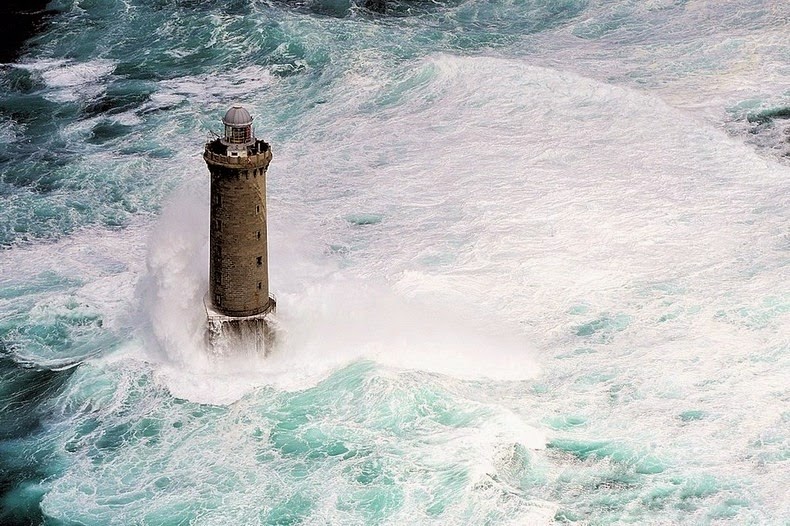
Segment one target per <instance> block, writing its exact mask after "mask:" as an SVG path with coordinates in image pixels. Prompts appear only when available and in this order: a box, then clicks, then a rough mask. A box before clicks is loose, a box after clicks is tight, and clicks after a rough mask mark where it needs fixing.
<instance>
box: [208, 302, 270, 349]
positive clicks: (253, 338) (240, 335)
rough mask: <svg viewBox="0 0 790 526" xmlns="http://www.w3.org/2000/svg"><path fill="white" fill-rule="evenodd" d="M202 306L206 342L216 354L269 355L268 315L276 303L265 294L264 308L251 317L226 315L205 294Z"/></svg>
mask: <svg viewBox="0 0 790 526" xmlns="http://www.w3.org/2000/svg"><path fill="white" fill-rule="evenodd" d="M203 305H204V306H205V308H206V344H207V346H208V348H209V350H210V351H211V352H212V353H214V354H216V355H236V356H238V355H239V354H247V353H255V354H258V355H261V356H265V355H267V354H269V353H270V352H271V350H272V347H273V345H274V335H275V331H274V326H273V323H272V320H271V315H272V314H273V313H274V311H275V309H276V308H277V302H276V301H275V299H274V298H273V297H271V296H270V297H269V304H268V305H267V307H266V310H265V311H264V312H262V313H260V314H255V315H253V316H240V317H235V316H227V315H225V314H222V313H221V312H219V311H217V310H216V309H215V308H214V306H213V305H212V304H211V301H210V300H209V298H208V297H206V298H204V300H203Z"/></svg>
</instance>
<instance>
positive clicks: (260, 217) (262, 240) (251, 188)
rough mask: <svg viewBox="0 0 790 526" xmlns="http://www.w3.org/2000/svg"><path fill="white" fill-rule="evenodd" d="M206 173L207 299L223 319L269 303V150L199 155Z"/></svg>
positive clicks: (254, 311)
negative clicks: (208, 178) (240, 154)
mask: <svg viewBox="0 0 790 526" xmlns="http://www.w3.org/2000/svg"><path fill="white" fill-rule="evenodd" d="M203 158H204V159H205V161H206V164H207V165H208V169H209V172H211V227H210V255H209V258H210V264H209V267H210V268H209V299H210V300H211V302H212V304H213V306H214V308H215V309H216V310H217V311H219V312H221V313H223V314H225V315H228V316H251V315H254V314H260V313H262V312H264V311H266V310H267V308H268V305H269V258H268V253H267V236H266V169H267V168H268V167H269V162H270V161H271V159H272V154H271V150H268V151H266V152H264V153H261V154H258V155H251V156H249V157H245V158H231V157H227V156H224V155H217V154H215V153H212V152H209V151H208V150H207V151H206V152H205V154H204V156H203Z"/></svg>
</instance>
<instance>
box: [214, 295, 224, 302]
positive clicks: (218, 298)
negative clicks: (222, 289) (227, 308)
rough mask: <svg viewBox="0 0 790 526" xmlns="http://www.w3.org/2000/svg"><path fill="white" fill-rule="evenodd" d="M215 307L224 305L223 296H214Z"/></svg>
mask: <svg viewBox="0 0 790 526" xmlns="http://www.w3.org/2000/svg"><path fill="white" fill-rule="evenodd" d="M214 305H222V296H220V295H219V294H214Z"/></svg>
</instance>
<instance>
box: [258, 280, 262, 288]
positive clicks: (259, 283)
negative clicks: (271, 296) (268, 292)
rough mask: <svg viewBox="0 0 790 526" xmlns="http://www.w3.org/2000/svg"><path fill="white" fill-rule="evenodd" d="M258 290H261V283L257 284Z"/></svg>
mask: <svg viewBox="0 0 790 526" xmlns="http://www.w3.org/2000/svg"><path fill="white" fill-rule="evenodd" d="M258 290H261V282H260V281H259V282H258Z"/></svg>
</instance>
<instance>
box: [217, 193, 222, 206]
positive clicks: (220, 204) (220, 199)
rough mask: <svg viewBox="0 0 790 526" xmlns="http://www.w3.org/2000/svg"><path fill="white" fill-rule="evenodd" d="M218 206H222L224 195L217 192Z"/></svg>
mask: <svg viewBox="0 0 790 526" xmlns="http://www.w3.org/2000/svg"><path fill="white" fill-rule="evenodd" d="M217 206H222V196H221V195H219V194H217Z"/></svg>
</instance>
